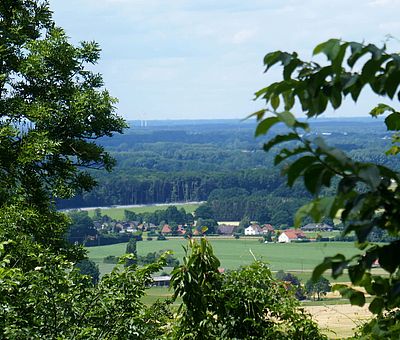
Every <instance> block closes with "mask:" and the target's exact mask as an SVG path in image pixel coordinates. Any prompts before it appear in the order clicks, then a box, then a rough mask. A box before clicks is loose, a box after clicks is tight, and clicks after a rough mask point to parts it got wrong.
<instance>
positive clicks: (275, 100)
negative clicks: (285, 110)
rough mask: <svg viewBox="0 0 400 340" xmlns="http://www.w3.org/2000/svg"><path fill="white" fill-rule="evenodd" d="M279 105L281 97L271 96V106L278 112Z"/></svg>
mask: <svg viewBox="0 0 400 340" xmlns="http://www.w3.org/2000/svg"><path fill="white" fill-rule="evenodd" d="M279 103H280V100H279V96H277V95H273V96H271V106H272V108H273V109H274V110H276V109H277V108H278V107H279Z"/></svg>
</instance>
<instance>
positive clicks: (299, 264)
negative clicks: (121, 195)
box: [88, 238, 357, 276]
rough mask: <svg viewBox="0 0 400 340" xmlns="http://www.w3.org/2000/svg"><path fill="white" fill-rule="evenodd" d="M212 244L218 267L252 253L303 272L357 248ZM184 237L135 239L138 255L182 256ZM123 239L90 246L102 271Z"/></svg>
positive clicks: (246, 259)
mask: <svg viewBox="0 0 400 340" xmlns="http://www.w3.org/2000/svg"><path fill="white" fill-rule="evenodd" d="M210 242H211V244H212V246H213V247H214V251H215V254H216V255H217V256H218V258H219V259H220V261H221V267H223V268H226V269H235V268H238V267H239V266H243V265H247V264H250V263H251V262H252V261H253V260H254V257H255V258H256V259H258V260H262V261H266V262H268V263H269V264H270V267H271V270H273V271H277V270H280V269H282V270H285V271H294V272H300V273H301V272H303V273H304V275H300V276H309V275H310V273H311V270H312V269H313V268H314V267H315V266H316V265H317V264H318V263H320V261H322V259H323V258H324V257H325V256H332V255H335V254H336V253H342V254H344V255H345V256H350V255H354V254H355V253H356V252H357V250H356V249H355V248H354V244H353V243H351V242H330V243H329V242H328V243H323V242H310V243H287V244H280V243H268V244H264V243H259V242H258V240H257V239H256V238H254V239H253V238H241V239H239V240H235V239H230V238H229V239H226V238H224V239H218V238H213V239H211V240H210ZM186 244H187V241H186V240H184V239H182V238H170V239H168V240H167V241H156V240H153V241H141V242H138V243H137V250H138V254H139V255H146V254H147V253H149V252H154V251H158V250H163V249H164V250H167V249H170V250H172V251H173V252H174V254H175V256H176V257H178V258H179V260H182V258H183V255H184V249H183V246H185V245H186ZM125 248H126V243H121V244H116V245H110V246H101V247H90V248H88V251H89V257H90V259H92V260H93V261H95V262H96V263H98V264H99V267H100V271H101V272H102V274H104V273H106V272H109V271H111V269H112V267H113V265H112V264H104V263H103V258H104V257H106V256H107V255H115V256H120V255H122V254H124V252H125ZM253 255H254V257H253Z"/></svg>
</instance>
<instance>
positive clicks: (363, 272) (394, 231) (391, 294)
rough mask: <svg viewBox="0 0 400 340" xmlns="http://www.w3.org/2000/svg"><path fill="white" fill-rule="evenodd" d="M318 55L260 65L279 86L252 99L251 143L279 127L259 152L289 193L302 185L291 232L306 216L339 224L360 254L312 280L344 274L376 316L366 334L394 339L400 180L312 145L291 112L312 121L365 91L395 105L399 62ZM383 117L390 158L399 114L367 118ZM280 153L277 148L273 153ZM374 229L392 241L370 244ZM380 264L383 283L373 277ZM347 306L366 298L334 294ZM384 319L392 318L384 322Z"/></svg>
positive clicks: (390, 111)
mask: <svg viewBox="0 0 400 340" xmlns="http://www.w3.org/2000/svg"><path fill="white" fill-rule="evenodd" d="M318 54H322V55H323V56H325V57H326V59H327V61H326V62H325V63H323V64H320V63H317V62H315V61H303V60H302V59H300V58H299V56H298V54H297V53H296V52H293V53H287V52H282V51H275V52H272V53H268V54H267V55H266V56H265V58H264V63H265V66H266V71H269V69H270V68H271V67H272V66H273V65H275V64H278V63H280V64H281V65H282V67H283V79H282V80H280V81H277V82H273V83H271V84H270V85H268V86H267V87H265V88H263V89H261V90H260V91H258V92H257V93H256V98H259V99H264V100H265V101H266V104H267V108H266V109H263V110H261V111H259V112H256V113H255V114H254V116H255V117H256V118H257V121H258V125H257V128H256V132H255V133H256V135H257V136H259V135H264V134H267V133H268V131H269V130H270V129H271V127H272V126H274V125H275V124H278V123H282V124H284V125H285V126H286V127H287V131H288V132H287V133H285V134H279V135H275V136H271V138H269V140H268V141H267V142H266V143H265V144H264V149H265V151H270V150H275V152H276V156H275V164H276V165H277V164H284V168H285V170H284V173H285V175H286V176H287V183H288V185H289V186H292V185H293V184H294V183H295V181H296V180H297V179H299V178H303V181H304V184H305V187H306V188H307V190H308V191H309V192H310V193H311V194H312V195H313V197H314V199H313V200H312V201H311V202H309V203H308V204H306V205H305V206H303V207H302V208H300V209H299V210H298V212H297V214H296V216H295V224H296V225H297V226H299V225H300V223H301V221H302V219H303V218H305V217H307V216H311V217H312V218H313V219H314V221H316V222H320V221H321V220H322V219H323V218H326V217H327V218H332V219H337V220H340V221H341V222H342V224H343V226H344V235H348V234H350V233H352V232H355V234H356V237H357V243H356V246H357V247H358V248H359V249H360V250H361V254H357V255H354V256H352V257H350V258H346V257H345V256H344V255H342V254H337V255H335V256H332V257H327V258H325V259H324V261H323V263H322V264H320V265H319V266H317V267H316V268H315V269H314V273H313V278H314V279H315V280H316V279H317V278H318V277H319V276H320V275H321V274H322V273H323V272H324V271H325V270H327V269H331V271H332V276H333V277H334V278H337V277H338V276H340V275H342V273H343V271H344V270H345V269H346V268H347V269H348V273H349V276H350V279H351V282H352V283H353V284H354V285H357V286H362V287H364V288H365V290H366V291H367V293H368V294H370V295H372V296H373V300H372V302H371V303H370V305H369V309H370V311H371V312H373V313H375V314H376V315H377V319H376V320H374V321H373V322H372V323H371V325H373V327H366V328H364V330H365V331H367V332H371V333H373V334H372V335H371V336H373V337H376V338H381V337H391V338H397V337H399V336H400V331H399V328H398V322H399V320H400V316H399V315H400V314H399V313H398V312H396V311H397V309H398V307H399V305H400V290H399V289H398V287H399V286H400V279H399V276H398V274H397V273H398V270H399V267H400V243H399V242H400V241H398V237H399V232H400V224H399V206H400V185H399V184H400V176H399V173H398V172H396V171H393V170H392V169H390V168H388V167H385V166H382V165H379V164H374V163H367V162H360V161H356V160H353V159H352V158H350V157H349V156H348V155H347V154H346V153H345V152H343V151H342V150H339V149H337V148H334V147H332V146H329V145H327V144H326V143H325V141H324V139H323V138H321V137H320V136H318V137H315V138H314V137H312V135H311V134H309V132H310V126H309V124H308V123H307V122H306V121H302V120H299V119H296V118H295V116H294V115H293V113H291V112H290V110H292V109H294V108H297V107H295V104H296V103H297V104H298V105H299V108H300V110H301V111H302V112H303V113H305V115H306V116H307V117H308V118H315V117H318V116H319V115H320V114H322V113H323V112H325V111H326V110H327V108H328V105H330V106H331V107H332V108H333V109H338V108H339V107H340V106H341V105H342V102H343V100H344V99H345V98H347V97H350V98H351V99H352V100H353V101H354V102H357V100H358V98H359V96H360V94H361V92H362V91H363V90H365V89H366V88H369V89H370V90H371V91H372V93H373V94H375V95H376V96H377V97H379V98H387V99H392V100H393V104H394V105H398V101H399V100H400V91H399V88H398V87H399V83H400V57H399V54H398V53H390V52H388V51H387V48H386V46H385V45H384V46H382V47H377V46H375V45H373V44H363V43H358V42H345V41H341V40H338V39H331V40H328V41H326V42H324V43H322V44H320V45H318V46H317V47H316V48H315V49H314V55H318ZM383 114H385V120H384V123H385V125H386V127H387V130H388V131H390V132H391V133H392V141H393V145H392V147H391V148H390V149H389V150H387V152H386V153H387V154H388V155H396V154H397V153H398V152H399V150H400V149H399V146H398V142H399V141H400V137H399V132H398V131H400V112H398V109H396V108H394V107H392V106H389V105H387V104H382V103H380V104H378V105H377V106H376V107H375V108H373V109H372V110H371V111H370V115H371V116H372V117H373V118H377V117H378V116H381V115H383ZM278 146H279V147H278ZM330 187H334V189H335V190H336V192H335V194H334V195H332V196H329V197H328V196H324V195H323V194H321V193H323V192H324V188H330ZM374 228H378V229H382V230H384V231H387V232H388V233H389V235H391V236H393V237H395V239H394V240H392V241H391V242H389V243H386V244H374V243H369V242H368V235H369V234H370V233H371V231H372V230H373V229H374ZM375 261H378V262H379V264H380V266H381V267H382V268H383V269H384V270H385V271H386V273H387V275H388V276H381V275H376V274H374V273H373V272H372V271H371V268H372V265H373V264H374V263H375ZM334 288H335V289H338V290H340V291H341V293H342V294H343V295H344V296H347V297H348V298H349V299H350V302H351V303H352V304H356V305H360V306H361V305H364V303H365V296H364V293H362V292H360V291H358V290H354V289H353V288H351V287H348V286H345V285H336V286H335V287H334ZM387 311H393V312H390V313H389V314H387V313H386V312H387Z"/></svg>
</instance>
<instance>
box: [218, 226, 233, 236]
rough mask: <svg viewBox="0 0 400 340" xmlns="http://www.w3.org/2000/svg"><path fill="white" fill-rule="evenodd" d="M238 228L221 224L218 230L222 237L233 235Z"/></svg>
mask: <svg viewBox="0 0 400 340" xmlns="http://www.w3.org/2000/svg"><path fill="white" fill-rule="evenodd" d="M235 229H236V226H234V225H228V224H221V225H220V226H218V228H217V232H218V234H220V235H233V233H234V232H235Z"/></svg>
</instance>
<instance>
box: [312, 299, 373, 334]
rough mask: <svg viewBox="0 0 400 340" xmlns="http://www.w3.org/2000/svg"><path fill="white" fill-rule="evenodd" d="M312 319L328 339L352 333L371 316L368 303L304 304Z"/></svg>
mask: <svg viewBox="0 0 400 340" xmlns="http://www.w3.org/2000/svg"><path fill="white" fill-rule="evenodd" d="M304 309H305V310H306V311H308V312H309V313H311V315H312V316H313V319H314V320H315V321H316V322H317V323H318V325H319V326H320V328H321V329H323V330H324V331H325V330H326V331H325V333H326V334H327V335H328V337H329V338H330V339H344V338H347V337H350V336H352V335H353V334H354V329H355V328H357V327H358V326H359V325H360V324H362V323H363V322H364V321H365V320H368V319H369V318H371V316H372V314H371V312H370V311H369V310H368V305H365V306H364V307H358V306H351V305H325V306H305V307H304Z"/></svg>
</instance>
